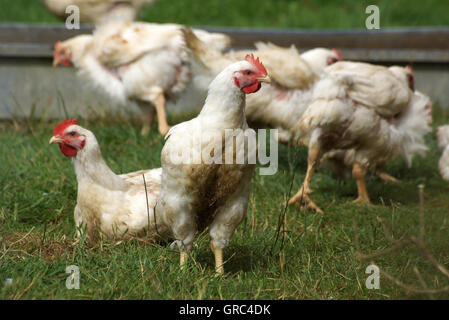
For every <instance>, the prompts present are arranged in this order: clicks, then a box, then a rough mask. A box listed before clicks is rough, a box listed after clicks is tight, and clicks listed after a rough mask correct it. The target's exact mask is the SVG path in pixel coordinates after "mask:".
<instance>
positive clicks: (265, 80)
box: [257, 75, 271, 83]
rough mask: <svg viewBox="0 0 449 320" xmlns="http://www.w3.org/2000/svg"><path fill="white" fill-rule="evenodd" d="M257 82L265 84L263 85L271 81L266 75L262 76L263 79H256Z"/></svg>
mask: <svg viewBox="0 0 449 320" xmlns="http://www.w3.org/2000/svg"><path fill="white" fill-rule="evenodd" d="M257 81H258V82H265V83H271V79H270V77H269V76H268V75H266V76H264V77H260V78H257Z"/></svg>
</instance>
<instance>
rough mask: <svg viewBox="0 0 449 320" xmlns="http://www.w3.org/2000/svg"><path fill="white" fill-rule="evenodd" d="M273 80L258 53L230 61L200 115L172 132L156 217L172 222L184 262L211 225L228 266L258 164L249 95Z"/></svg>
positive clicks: (219, 268) (219, 266) (219, 256)
mask: <svg viewBox="0 0 449 320" xmlns="http://www.w3.org/2000/svg"><path fill="white" fill-rule="evenodd" d="M268 81H269V77H268V76H267V72H266V70H265V68H264V66H263V65H262V63H261V62H259V60H258V59H254V57H253V56H247V57H246V59H245V60H244V61H239V62H236V63H234V64H231V65H229V66H227V67H226V68H225V69H224V70H223V71H222V72H220V73H219V74H218V75H217V77H216V78H215V79H214V80H213V81H212V82H211V83H210V85H209V91H208V95H207V98H206V101H205V103H204V106H203V108H202V110H201V112H200V114H199V115H198V116H197V117H196V118H194V119H192V120H190V121H187V122H183V123H180V124H178V125H176V126H174V127H173V128H172V129H171V130H170V131H169V133H168V134H167V136H166V140H167V141H166V143H165V145H164V148H163V149H162V155H161V162H162V189H161V195H160V198H159V199H158V201H157V205H156V217H157V219H159V214H161V215H162V217H164V218H163V219H165V224H167V225H170V226H171V228H172V231H173V235H174V237H175V239H176V241H175V243H174V244H176V245H178V247H179V249H180V251H181V255H180V263H181V265H184V263H185V262H186V260H187V257H188V251H189V250H190V249H191V247H192V244H193V241H194V238H195V235H196V234H197V233H198V232H201V231H202V230H203V229H205V228H206V227H208V228H209V234H210V237H211V248H212V251H213V253H214V255H215V267H216V272H218V273H223V271H224V269H223V249H224V248H225V247H226V246H227V245H228V243H229V239H230V238H231V236H232V234H233V233H234V230H235V229H236V228H237V226H238V225H239V224H240V223H241V221H242V219H243V218H244V216H245V214H246V210H247V206H248V197H249V192H250V185H251V177H252V175H253V172H254V167H255V165H254V163H255V161H254V162H253V163H250V161H249V160H248V159H249V156H250V154H251V151H254V150H252V149H249V147H248V137H247V136H246V135H245V130H246V129H248V125H247V123H246V118H245V95H247V94H251V93H254V92H257V91H258V90H259V89H260V88H261V82H268ZM228 130H231V131H232V133H234V134H236V139H235V144H234V139H225V136H226V134H227V133H226V132H229V131H228ZM223 141H224V143H223ZM229 142H230V143H229ZM211 157H212V158H213V159H211ZM238 159H240V160H241V161H239V160H238Z"/></svg>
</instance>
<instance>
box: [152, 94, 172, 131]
mask: <svg viewBox="0 0 449 320" xmlns="http://www.w3.org/2000/svg"><path fill="white" fill-rule="evenodd" d="M154 106H155V108H156V113H157V124H158V129H159V133H160V134H161V135H163V136H165V135H166V134H167V132H168V130H170V126H169V125H168V123H167V115H166V113H165V97H164V95H163V94H162V93H161V94H159V96H158V97H157V98H156V100H155V101H154Z"/></svg>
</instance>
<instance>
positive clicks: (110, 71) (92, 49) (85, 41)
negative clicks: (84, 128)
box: [53, 22, 230, 135]
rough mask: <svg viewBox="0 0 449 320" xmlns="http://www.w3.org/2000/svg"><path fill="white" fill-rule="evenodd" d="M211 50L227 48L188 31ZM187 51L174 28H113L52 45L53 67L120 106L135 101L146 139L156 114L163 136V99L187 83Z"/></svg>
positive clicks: (216, 38) (214, 37)
mask: <svg viewBox="0 0 449 320" xmlns="http://www.w3.org/2000/svg"><path fill="white" fill-rule="evenodd" d="M194 32H198V36H199V37H202V38H203V40H204V41H209V42H208V43H209V44H210V45H211V46H214V47H220V46H221V47H224V46H226V45H228V44H229V42H230V41H229V37H228V36H226V35H224V34H210V33H208V32H206V31H204V30H198V31H196V30H194ZM189 61H190V51H189V49H188V48H187V47H186V45H185V40H184V37H183V33H182V32H181V31H180V26H179V25H175V24H152V23H137V22H135V23H114V24H107V25H104V26H101V27H99V28H98V29H97V30H96V31H95V32H94V34H93V35H80V36H76V37H74V38H71V39H69V40H66V41H63V42H58V43H56V44H55V50H54V60H53V64H54V65H55V66H56V65H58V64H62V65H64V66H69V65H72V64H73V65H74V66H75V67H76V68H78V69H79V70H80V74H81V76H84V77H85V78H87V79H88V80H89V81H90V83H91V84H93V85H94V86H96V87H99V88H101V89H103V90H104V91H105V92H106V93H107V94H108V95H109V96H110V97H111V98H113V99H114V100H115V101H117V102H118V103H120V104H125V103H127V102H128V100H135V101H137V103H138V105H139V107H140V109H141V111H142V119H143V123H144V125H143V128H142V134H144V135H145V134H147V133H148V132H149V130H150V125H151V123H152V121H153V117H154V109H153V107H152V105H153V106H154V107H155V109H156V113H157V119H158V128H159V132H160V133H161V134H162V135H165V134H166V133H167V132H168V130H169V128H170V127H169V126H168V124H167V119H166V113H165V105H166V100H167V99H176V98H177V97H178V96H179V95H180V94H181V93H182V92H183V91H184V90H185V88H186V85H187V84H188V82H189V81H190V77H191V70H190V62H189Z"/></svg>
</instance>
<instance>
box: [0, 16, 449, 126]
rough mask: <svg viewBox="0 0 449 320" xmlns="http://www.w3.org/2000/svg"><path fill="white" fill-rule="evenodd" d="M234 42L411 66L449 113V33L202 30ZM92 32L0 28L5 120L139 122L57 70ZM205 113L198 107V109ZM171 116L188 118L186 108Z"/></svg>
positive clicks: (0, 100) (0, 114) (0, 98)
mask: <svg viewBox="0 0 449 320" xmlns="http://www.w3.org/2000/svg"><path fill="white" fill-rule="evenodd" d="M204 29H207V30H209V31H216V32H223V33H226V34H228V35H230V36H231V38H232V41H233V48H235V49H240V48H250V47H252V45H253V43H254V42H256V41H271V42H273V43H275V44H278V45H281V46H289V45H291V44H294V45H295V46H296V47H297V48H298V49H299V50H307V49H310V48H315V47H328V48H338V49H340V50H341V51H342V53H343V57H344V59H345V60H356V61H366V62H371V63H378V64H384V65H392V64H397V65H406V64H411V65H413V67H414V70H415V77H416V88H417V89H418V90H420V91H422V92H424V93H427V94H429V95H430V96H431V98H432V99H433V101H434V102H435V103H437V104H438V105H440V106H442V107H447V106H449V28H418V29H388V30H371V31H368V30H350V31H309V30H267V29H244V28H204ZM91 32H92V27H90V26H84V27H81V29H79V30H68V29H66V28H65V27H64V25H62V24H61V25H40V24H0V119H7V118H11V117H14V116H16V117H20V116H30V115H32V116H36V117H50V118H51V117H64V116H65V111H64V108H65V109H66V110H67V112H68V113H69V114H70V115H71V116H74V117H75V116H76V117H79V116H81V117H86V116H88V115H91V114H92V113H94V114H102V113H105V112H110V111H111V110H112V111H117V112H120V113H122V114H125V115H130V114H134V113H135V112H138V109H137V108H136V106H134V105H129V106H127V107H123V106H116V105H114V103H112V102H111V101H110V100H109V99H108V97H106V96H104V95H103V94H102V93H101V92H98V90H95V89H93V88H90V87H89V86H88V85H86V84H84V83H82V82H81V80H80V79H79V78H78V77H77V76H76V72H75V70H74V69H73V68H52V66H51V59H52V53H53V44H54V43H55V42H56V41H59V40H65V39H68V38H71V37H73V36H75V35H78V34H83V33H91ZM200 106H201V105H200V104H199V105H198V107H200ZM168 107H169V111H171V112H182V111H189V110H185V107H184V106H183V104H182V101H178V102H177V103H176V104H171V105H170V104H169V106H168Z"/></svg>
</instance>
